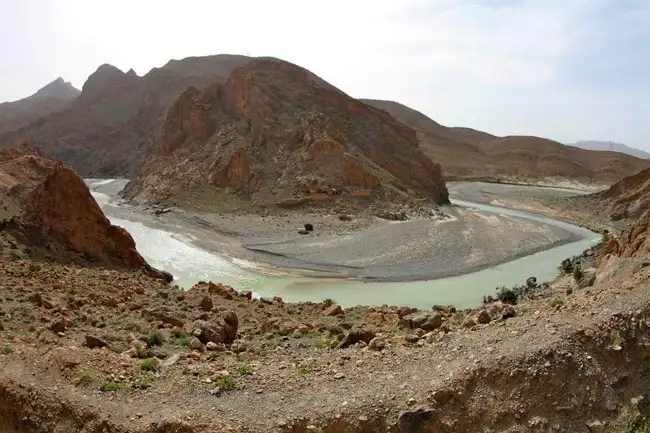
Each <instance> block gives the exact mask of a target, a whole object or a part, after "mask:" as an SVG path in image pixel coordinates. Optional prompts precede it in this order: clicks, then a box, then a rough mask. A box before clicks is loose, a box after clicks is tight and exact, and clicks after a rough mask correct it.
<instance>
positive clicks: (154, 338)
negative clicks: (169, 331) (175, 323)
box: [147, 331, 165, 347]
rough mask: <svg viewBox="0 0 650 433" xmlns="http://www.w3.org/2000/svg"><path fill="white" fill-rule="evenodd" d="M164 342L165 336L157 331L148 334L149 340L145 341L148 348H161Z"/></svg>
mask: <svg viewBox="0 0 650 433" xmlns="http://www.w3.org/2000/svg"><path fill="white" fill-rule="evenodd" d="M164 342H165V336H164V335H162V333H160V332H158V331H155V332H152V333H151V334H149V338H148V339H147V343H148V344H149V347H153V346H162V344H163V343H164Z"/></svg>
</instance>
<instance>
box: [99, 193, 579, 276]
mask: <svg viewBox="0 0 650 433" xmlns="http://www.w3.org/2000/svg"><path fill="white" fill-rule="evenodd" d="M121 184H123V182H121V183H120V182H116V183H114V184H106V185H101V186H97V187H95V188H94V189H95V191H96V192H100V193H107V194H109V195H111V194H115V193H116V192H117V191H116V189H119V187H120V185H121ZM458 185H459V187H457V188H456V189H454V188H453V187H452V189H451V190H452V195H451V197H452V200H454V199H458V200H466V201H475V202H477V203H492V204H494V205H496V206H502V207H509V208H515V209H517V208H519V209H521V210H527V211H531V212H535V211H536V210H538V209H536V208H533V207H530V206H527V201H526V200H527V198H528V197H530V196H531V195H534V194H540V195H542V196H548V197H551V198H553V197H555V198H557V197H566V196H569V195H574V194H575V192H571V191H562V190H550V189H543V188H535V187H527V186H514V185H494V186H493V187H492V188H495V189H496V192H494V191H492V190H491V193H493V194H494V197H497V198H498V200H499V201H497V200H496V199H495V200H492V199H488V198H486V197H484V195H482V194H481V190H479V189H477V187H474V186H473V185H489V184H478V183H477V184H474V183H466V184H463V183H461V184H458ZM440 210H441V211H442V213H443V214H444V216H443V217H437V218H434V219H429V218H414V219H411V220H409V221H399V222H395V221H387V220H384V219H380V218H377V217H375V216H373V215H369V214H365V215H364V214H359V215H349V216H350V220H345V221H343V220H341V219H340V215H339V214H338V213H336V212H331V211H327V210H319V211H313V212H296V211H288V212H280V213H273V214H267V215H256V214H252V215H251V214H237V213H234V214H197V213H190V212H186V211H182V210H177V209H173V210H171V211H170V212H168V213H165V214H162V215H160V216H154V215H153V214H152V212H151V211H145V210H143V209H142V208H139V207H131V206H126V207H116V206H105V207H104V211H105V212H106V213H107V215H108V216H109V217H119V218H122V219H127V220H131V221H139V222H142V223H144V224H146V225H149V226H151V227H154V228H159V229H163V230H167V231H172V232H177V233H182V234H183V235H185V236H188V237H190V238H191V239H193V243H194V244H195V245H197V246H199V247H201V248H204V249H206V250H208V251H212V252H215V253H218V254H222V255H225V256H231V257H237V258H240V259H243V260H246V261H249V262H254V263H263V264H266V265H268V266H271V267H272V268H275V269H284V270H289V272H293V273H298V274H303V275H310V276H314V275H319V274H320V275H322V276H327V277H338V278H362V279H372V280H376V281H382V280H388V281H408V280H427V279H435V278H442V277H448V276H453V275H460V274H465V273H469V272H473V271H477V270H480V269H483V268H487V267H491V266H494V265H497V264H500V263H504V262H507V261H510V260H514V259H516V258H518V257H522V256H525V255H529V254H532V253H534V252H537V251H541V250H545V249H548V248H551V247H553V246H558V245H562V244H565V243H569V242H573V241H575V240H578V239H580V237H579V236H578V235H576V234H575V233H572V232H570V231H567V230H564V229H562V228H559V227H555V226H552V225H548V224H545V223H542V222H539V221H534V220H526V219H522V218H517V217H514V216H508V215H502V214H498V213H490V212H483V211H478V210H473V209H468V208H461V207H457V206H443V207H441V208H440ZM305 223H309V224H312V225H313V227H314V230H313V232H310V233H309V234H299V233H298V231H299V230H300V229H302V228H303V226H304V224H305Z"/></svg>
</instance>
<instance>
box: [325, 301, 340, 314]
mask: <svg viewBox="0 0 650 433" xmlns="http://www.w3.org/2000/svg"><path fill="white" fill-rule="evenodd" d="M324 314H325V315H326V316H339V315H341V314H343V308H341V306H340V305H339V304H332V305H330V306H329V307H328V308H327V309H326V310H325V313H324Z"/></svg>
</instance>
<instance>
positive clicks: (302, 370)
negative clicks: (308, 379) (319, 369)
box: [296, 365, 311, 375]
mask: <svg viewBox="0 0 650 433" xmlns="http://www.w3.org/2000/svg"><path fill="white" fill-rule="evenodd" d="M296 373H298V374H301V375H305V374H309V373H311V368H309V367H306V366H304V365H301V366H300V367H298V368H296Z"/></svg>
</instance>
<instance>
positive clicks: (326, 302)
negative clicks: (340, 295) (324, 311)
mask: <svg viewBox="0 0 650 433" xmlns="http://www.w3.org/2000/svg"><path fill="white" fill-rule="evenodd" d="M323 304H325V307H330V306H331V305H332V304H334V300H333V299H332V298H327V299H325V300H324V301H323Z"/></svg>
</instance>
